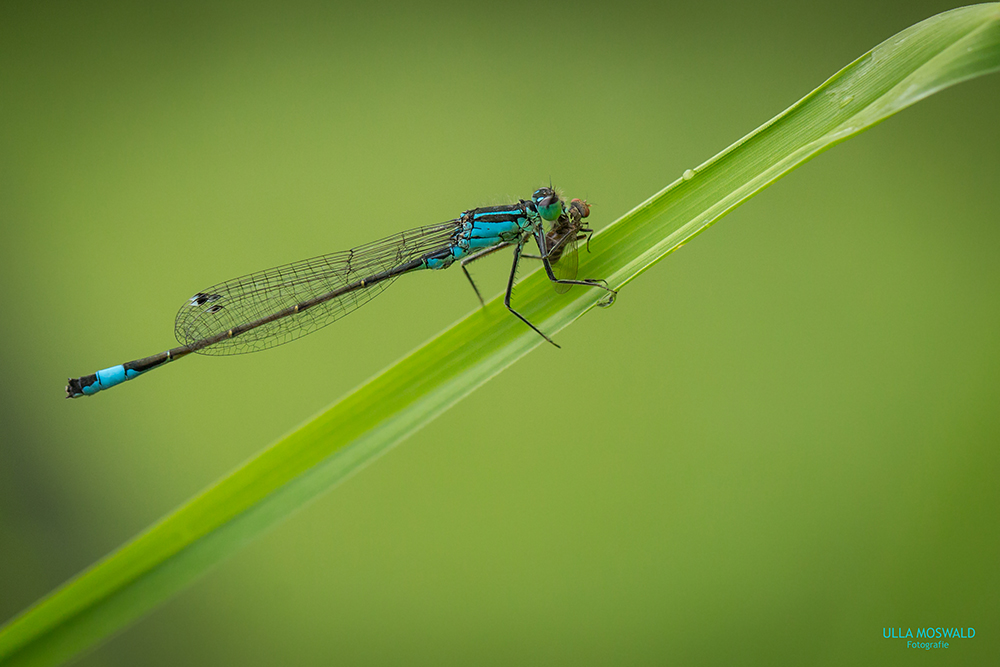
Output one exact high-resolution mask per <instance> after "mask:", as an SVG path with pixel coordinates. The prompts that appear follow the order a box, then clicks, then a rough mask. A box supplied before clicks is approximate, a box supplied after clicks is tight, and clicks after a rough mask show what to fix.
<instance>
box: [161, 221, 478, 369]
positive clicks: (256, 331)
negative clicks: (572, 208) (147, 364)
mask: <svg viewBox="0 0 1000 667" xmlns="http://www.w3.org/2000/svg"><path fill="white" fill-rule="evenodd" d="M458 225H459V223H458V221H457V220H451V221H449V222H446V223H441V224H439V225H431V226H428V227H418V228H416V229H411V230H409V231H406V232H402V233H399V234H394V235H392V236H387V237H386V238H384V239H381V240H378V241H373V242H372V243H368V244H365V245H362V246H358V247H356V248H352V249H351V250H345V251H342V252H335V253H331V254H329V255H322V256H320V257H313V258H312V259H306V260H302V261H300V262H295V263H293V264H286V265H284V266H278V267H275V268H273V269H267V270H266V271H258V272H257V273H251V274H249V275H246V276H242V277H240V278H234V279H232V280H227V281H226V282H224V283H219V284H218V285H213V286H212V287H209V288H207V289H206V290H204V291H202V292H199V293H198V294H195V295H194V296H193V297H191V299H190V300H189V301H188V302H187V303H186V304H185V305H184V306H182V307H181V309H180V310H179V311H178V312H177V319H176V320H175V322H174V334H175V335H176V336H177V340H178V341H180V342H181V343H182V344H184V345H192V344H195V343H197V342H199V341H203V340H205V339H207V338H211V337H213V336H217V335H219V334H223V333H225V332H227V331H229V330H230V329H233V328H235V327H239V326H241V325H245V324H248V323H252V322H257V321H258V320H262V319H266V318H268V317H269V316H272V315H274V314H275V313H279V312H281V311H283V310H285V309H287V308H294V306H296V305H298V304H302V303H303V302H307V301H309V300H310V299H316V298H318V297H322V296H323V295H327V294H330V293H332V292H336V291H337V290H340V289H344V288H349V287H350V286H354V285H358V284H359V282H360V281H361V280H363V279H368V278H372V277H374V276H377V275H378V274H380V273H383V272H385V271H389V270H391V269H394V268H396V267H399V266H402V265H404V264H406V263H407V262H410V261H412V260H414V259H417V258H419V257H421V256H423V255H425V254H427V253H429V252H432V251H434V250H438V249H441V248H443V247H446V246H447V245H449V244H450V243H451V242H452V239H453V237H454V235H455V233H456V231H457V229H458ZM395 278H396V276H392V277H391V278H388V279H385V280H380V281H377V282H374V283H373V284H371V285H367V286H365V287H357V288H356V289H350V290H349V291H346V292H345V293H344V294H341V295H339V296H335V297H333V298H331V299H329V300H324V301H322V302H321V303H316V304H315V305H311V306H310V307H308V308H305V309H303V310H302V311H301V312H296V313H293V314H289V315H287V316H286V317H280V318H278V319H274V320H272V321H269V322H266V323H262V324H260V325H259V326H255V327H253V328H251V329H249V330H247V331H244V332H243V333H240V334H239V335H236V336H234V337H232V338H223V339H222V340H220V341H218V342H215V343H212V344H211V345H209V346H207V347H204V348H202V349H200V350H198V352H199V353H201V354H209V355H228V354H244V353H247V352H257V351H258V350H266V349H268V348H271V347H276V346H278V345H282V344H284V343H287V342H289V341H292V340H295V339H296V338H301V337H302V336H305V335H306V334H310V333H312V332H313V331H316V330H317V329H321V328H323V327H325V326H327V325H328V324H331V323H333V322H335V321H337V320H338V319H340V318H341V317H344V316H345V315H347V314H348V313H350V312H352V311H354V310H357V309H358V308H360V307H361V306H363V305H364V304H366V303H368V302H369V301H371V300H372V299H374V298H375V297H376V296H377V295H379V294H381V293H382V292H383V291H384V290H385V288H386V287H388V286H389V284H390V283H391V282H392V281H393V280H395Z"/></svg>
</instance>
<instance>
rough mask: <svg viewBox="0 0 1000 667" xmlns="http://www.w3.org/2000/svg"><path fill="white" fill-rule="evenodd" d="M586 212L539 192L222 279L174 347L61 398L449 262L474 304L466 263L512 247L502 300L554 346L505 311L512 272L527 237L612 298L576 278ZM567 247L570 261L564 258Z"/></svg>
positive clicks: (556, 279) (236, 341)
mask: <svg viewBox="0 0 1000 667" xmlns="http://www.w3.org/2000/svg"><path fill="white" fill-rule="evenodd" d="M589 212H590V209H589V207H588V206H587V204H586V202H582V201H581V200H579V199H574V200H573V201H571V202H570V204H569V205H567V204H566V202H565V201H564V200H563V198H562V197H560V196H559V195H558V194H557V193H556V192H555V191H554V190H552V188H540V189H538V190H536V191H535V193H534V194H533V195H532V196H531V199H530V200H524V199H522V200H520V201H518V202H517V203H514V204H509V205H506V206H487V207H483V208H476V209H472V210H469V211H465V212H464V213H463V214H462V215H461V216H459V217H458V218H456V219H454V220H449V221H448V222H443V223H441V224H438V225H430V226H428V227H418V228H416V229H411V230H409V231H406V232H401V233H399V234H394V235H392V236H389V237H386V238H384V239H381V240H379V241H374V242H372V243H368V244H366V245H362V246H358V247H356V248H352V249H351V250H347V251H344V252H337V253H332V254H329V255H323V256H321V257H314V258H312V259H307V260H303V261H301V262H295V263H294V264H286V265H284V266H279V267H276V268H273V269H268V270H266V271H259V272H257V273H251V274H249V275H246V276H243V277H240V278H234V279H233V280H227V281H226V282H224V283H219V284H218V285H213V286H212V287H209V288H207V289H205V290H202V291H201V292H198V293H197V294H195V295H194V296H192V297H191V298H190V299H189V300H188V301H187V303H185V304H184V305H183V306H181V309H180V311H178V313H177V319H176V321H175V324H174V334H175V335H176V336H177V340H178V342H180V343H181V345H180V346H179V347H175V348H173V349H170V350H166V351H165V352H160V353H159V354H155V355H153V356H151V357H145V358H143V359H137V360H135V361H129V362H127V363H124V364H119V365H118V366H112V367H111V368H106V369H104V370H101V371H97V372H96V373H94V374H92V375H85V376H83V377H79V378H70V380H69V384H68V385H67V386H66V396H67V397H68V398H76V397H78V396H89V395H92V394H96V393H97V392H99V391H101V390H103V389H108V388H110V387H113V386H115V385H117V384H121V383H122V382H125V381H126V380H131V379H132V378H135V377H138V376H139V375H141V374H143V373H145V372H146V371H150V370H152V369H154V368H158V367H160V366H162V365H164V364H166V363H167V362H170V361H175V360H177V359H180V358H181V357H185V356H187V355H189V354H191V353H192V352H198V353H200V354H216V355H226V354H244V353H246V352H256V351H258V350H265V349H267V348H270V347H275V346H277V345H282V344H284V343H287V342H289V341H292V340H295V339H296V338H300V337H302V336H305V335H306V334H309V333H312V332H313V331H316V330H317V329H320V328H322V327H325V326H326V325H328V324H331V323H333V322H335V321H337V320H338V319H340V318H341V317H344V316H345V315H347V314H348V313H350V312H352V311H354V310H356V309H358V308H360V307H361V306H363V305H364V304H366V303H368V302H369V301H371V300H372V299H373V298H374V297H375V296H377V295H378V294H380V293H381V292H382V291H383V290H385V288H386V287H388V286H389V284H390V283H391V282H392V281H393V280H395V279H396V278H398V277H399V276H401V275H403V274H404V273H409V272H411V271H417V270H421V269H444V268H447V267H449V266H451V265H452V264H454V263H455V262H456V261H457V262H459V263H460V264H461V266H462V270H463V271H465V275H466V277H468V278H469V282H470V283H471V284H472V287H473V289H474V290H475V291H476V295H477V296H479V299H480V301H482V297H481V296H480V295H479V289H478V288H477V287H476V284H475V282H473V280H472V276H471V275H469V272H468V270H466V269H465V265H466V264H468V263H469V262H473V261H475V260H477V259H480V258H482V257H485V256H486V255H488V254H490V253H493V252H495V251H497V250H500V249H501V248H505V247H507V246H513V248H514V263H513V265H512V266H511V271H510V278H509V280H508V282H507V292H506V295H505V297H504V305H505V306H506V307H507V309H508V310H510V312H511V313H513V314H514V315H516V316H517V317H518V318H520V319H521V321H523V322H524V323H525V324H527V325H528V326H529V327H531V328H532V329H534V330H535V331H536V332H537V333H538V334H539V335H540V336H542V337H543V338H544V339H545V340H547V341H548V342H550V343H552V344H553V345H556V344H555V343H554V342H553V341H552V339H550V338H549V337H548V336H546V335H545V334H544V333H542V332H541V330H539V329H538V327H536V326H535V325H534V324H532V323H531V322H529V321H528V320H527V319H526V318H525V317H524V316H522V315H521V314H520V313H518V312H517V311H516V310H514V308H513V307H511V304H510V298H511V292H512V290H513V288H514V277H515V274H516V272H517V265H518V262H519V260H520V258H521V257H522V249H523V247H524V244H525V243H526V242H527V241H528V240H529V239H531V238H534V239H535V242H536V243H537V244H538V248H539V251H540V255H537V256H535V257H536V258H538V259H541V260H542V263H543V265H544V266H545V270H546V274H547V275H548V277H549V279H550V280H551V281H552V282H553V283H555V284H556V287H557V288H562V287H565V288H566V289H568V287H569V286H570V285H588V286H592V287H598V288H600V289H604V290H607V291H608V292H611V294H612V295H613V294H614V293H615V292H614V290H611V289H610V288H608V287H606V286H604V285H601V284H600V282H601V281H594V280H576V279H575V278H576V242H577V240H580V239H583V238H589V237H588V236H587V235H586V234H587V233H589V232H590V230H589V229H587V228H585V227H584V226H583V224H582V222H581V220H582V218H585V217H587V215H588V214H589ZM546 226H548V230H546ZM570 253H572V260H571V261H567V260H569V258H570ZM553 265H554V266H555V268H553ZM556 347H559V346H558V345H556Z"/></svg>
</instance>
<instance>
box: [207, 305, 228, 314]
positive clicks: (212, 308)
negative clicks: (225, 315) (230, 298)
mask: <svg viewBox="0 0 1000 667" xmlns="http://www.w3.org/2000/svg"><path fill="white" fill-rule="evenodd" d="M223 308H225V306H212V307H211V308H208V309H207V310H208V312H209V313H211V314H212V315H215V314H216V313H217V312H219V311H220V310H222V309H223Z"/></svg>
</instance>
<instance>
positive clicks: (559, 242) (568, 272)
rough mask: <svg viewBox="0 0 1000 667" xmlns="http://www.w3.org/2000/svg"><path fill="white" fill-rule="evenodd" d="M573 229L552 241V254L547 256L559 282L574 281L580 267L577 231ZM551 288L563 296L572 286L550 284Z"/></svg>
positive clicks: (576, 228) (575, 228)
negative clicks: (553, 243)
mask: <svg viewBox="0 0 1000 667" xmlns="http://www.w3.org/2000/svg"><path fill="white" fill-rule="evenodd" d="M578 229H579V228H578V227H573V228H572V229H570V230H568V233H565V234H563V235H562V236H561V237H559V238H558V239H553V240H554V242H555V245H554V246H553V252H552V253H550V254H549V262H550V263H551V264H552V273H554V274H555V276H556V278H558V279H559V280H576V272H577V269H578V268H579V267H580V254H579V253H578V252H577V247H576V242H577V230H578ZM552 287H553V288H554V289H555V291H556V293H558V294H565V293H566V292H568V291H569V290H570V288H571V287H572V285H562V284H560V283H552Z"/></svg>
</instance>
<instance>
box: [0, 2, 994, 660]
mask: <svg viewBox="0 0 1000 667" xmlns="http://www.w3.org/2000/svg"><path fill="white" fill-rule="evenodd" d="M998 69H1000V5H997V4H990V5H977V6H973V7H966V8H962V9H957V10H954V11H951V12H947V13H945V14H941V15H938V16H936V17H933V18H931V19H928V20H927V21H924V22H922V23H920V24H917V25H915V26H913V27H911V28H909V29H907V30H905V31H903V32H901V33H899V34H898V35H896V36H894V37H892V38H891V39H889V40H887V41H886V42H884V43H883V44H881V45H879V46H878V47H876V48H875V49H874V50H872V51H871V52H869V53H867V54H865V55H864V56H862V57H861V58H859V59H858V60H857V61H855V62H854V63H852V64H850V65H849V66H847V67H846V68H844V69H843V70H842V71H840V72H838V73H837V74H836V75H834V76H833V77H832V78H831V79H829V80H828V81H827V82H826V83H824V84H823V85H822V86H821V87H820V88H818V89H816V90H815V91H813V92H812V93H810V94H809V95H808V96H806V97H805V98H803V99H802V100H800V101H799V102H797V103H796V104H795V105H794V106H792V107H791V108H789V109H788V110H787V111H785V112H784V113H782V114H781V115H779V116H777V117H776V118H774V119H773V120H771V121H770V122H768V123H767V124H765V125H764V126H762V127H761V128H759V129H758V130H756V131H754V132H753V133H752V134H750V135H748V136H747V137H745V138H743V139H742V140H740V141H738V142H737V143H735V144H734V145H733V146H731V147H730V148H728V149H727V150H725V151H724V152H722V153H720V154H719V155H717V156H716V157H714V158H712V159H711V160H709V161H708V162H706V163H705V164H703V165H701V166H700V167H697V168H695V169H692V170H688V171H686V172H685V173H684V176H683V177H682V178H679V179H678V180H677V181H675V182H674V183H672V184H671V185H669V186H668V187H666V188H665V189H664V190H662V191H661V192H659V193H657V194H656V195H654V196H653V197H651V198H650V199H649V200H647V201H646V202H643V203H642V204H640V205H639V206H637V207H636V208H635V209H633V210H632V211H630V212H629V213H628V214H626V215H625V216H623V217H622V218H621V219H620V220H618V221H617V222H615V223H614V224H613V225H611V226H610V227H609V228H607V229H606V230H604V231H603V233H601V234H600V235H599V237H597V238H596V239H595V241H594V247H595V249H596V250H597V252H595V253H594V254H592V255H586V256H585V257H582V258H581V267H580V274H581V275H586V276H603V277H606V278H607V279H608V281H609V283H610V284H611V285H612V286H614V287H620V286H622V285H625V284H626V283H628V282H629V281H631V280H633V279H634V278H635V277H636V276H638V275H640V274H641V273H642V272H643V271H645V270H646V269H647V268H649V267H650V266H652V265H653V264H654V263H656V262H657V261H659V260H661V259H662V258H663V257H665V256H666V255H667V254H669V253H670V252H672V251H674V250H676V249H677V248H679V247H681V246H682V245H683V244H684V243H685V242H687V241H688V240H690V239H691V238H693V237H694V236H696V235H697V234H698V233H700V232H701V231H702V230H704V229H705V228H706V227H708V226H709V225H711V224H712V223H713V222H715V221H716V220H718V219H719V218H721V217H722V216H723V215H725V214H726V213H727V212H729V211H730V210H732V209H733V208H735V207H736V206H737V205H739V204H740V203H741V202H743V201H745V200H746V199H748V198H749V197H751V196H753V195H754V194H756V193H757V192H760V191H761V190H762V189H764V188H765V187H767V186H768V185H769V184H771V183H773V182H774V181H775V180H777V179H778V178H780V177H781V176H783V175H785V174H787V173H788V172H789V171H791V170H792V169H794V168H795V167H797V166H799V165H801V164H803V163H804V162H805V161H807V160H809V159H810V158H812V157H814V156H815V155H817V154H819V153H820V152H822V151H824V150H826V149H827V148H830V147H831V146H833V145H835V144H836V143H838V142H840V141H843V140H845V139H847V138H849V137H851V136H853V135H855V134H857V133H859V132H861V131H863V130H865V129H867V128H869V127H871V126H872V125H874V124H876V123H878V122H880V121H882V120H883V119H885V118H887V117H888V116H890V115H892V114H893V113H896V112H897V111H899V110H901V109H903V108H905V107H906V106H909V105H910V104H913V103H914V102H916V101H918V100H920V99H922V98H924V97H926V96H928V95H931V94H933V93H934V92H937V91H938V90H941V89H943V88H945V87H947V86H950V85H953V84H955V83H959V82H961V81H964V80H967V79H969V78H972V77H975V76H979V75H982V74H986V73H989V72H993V71H997V70H998ZM517 296H518V306H519V308H520V309H521V310H522V312H523V313H524V314H525V315H527V316H528V317H529V318H530V319H532V320H533V321H535V322H537V323H538V324H540V325H541V326H542V327H543V328H544V329H545V330H546V331H548V332H552V333H554V332H557V331H558V330H560V329H562V328H563V327H565V326H567V325H568V324H570V323H571V322H573V321H574V320H575V319H577V318H579V317H580V316H581V315H583V314H584V313H585V312H587V311H588V310H590V309H591V308H593V307H594V306H595V305H597V304H598V300H599V299H600V298H601V295H600V294H599V293H597V291H596V290H583V289H574V290H572V291H571V292H570V293H568V294H567V295H557V294H555V293H554V292H553V290H552V289H551V288H550V286H549V285H548V283H547V280H546V279H545V278H544V276H542V275H540V274H539V273H537V272H536V273H535V274H532V275H530V276H527V277H526V278H525V279H524V280H523V281H522V282H521V283H520V287H519V290H518V295H517ZM626 298H627V295H626ZM540 344H542V343H541V339H540V338H539V337H538V336H537V335H536V334H534V333H533V332H531V331H529V330H528V329H527V328H526V327H525V326H524V325H523V324H521V323H520V322H518V321H517V320H516V319H515V318H513V317H511V316H509V315H508V314H507V313H506V311H505V310H504V309H503V306H502V304H501V303H500V302H499V301H498V300H494V301H493V302H491V303H490V304H489V305H488V308H487V309H486V312H485V313H483V312H479V311H477V312H474V313H472V314H471V315H469V316H468V317H466V318H465V319H463V320H461V321H460V322H458V323H456V324H455V325H454V326H452V327H450V328H449V329H447V330H445V331H444V332H442V333H441V334H440V335H438V336H437V337H435V338H434V339H432V340H430V341H429V342H428V343H426V344H425V345H423V346H422V347H420V348H419V349H417V350H416V351H414V352H413V353H412V354H410V355H409V356H407V357H406V358H404V359H402V360H401V361H400V362H398V363H397V364H395V365H394V366H392V367H391V368H389V369H387V370H386V371H384V372H383V373H381V374H379V375H378V376H376V377H375V378H373V379H372V380H370V381H369V382H367V383H366V384H364V385H363V386H361V387H359V388H358V389H357V390H355V391H354V392H352V393H351V394H349V395H348V396H346V397H345V398H343V399H342V400H341V401H339V402H338V403H336V404H334V405H333V406H332V407H330V408H329V409H328V410H326V411H325V412H323V413H322V414H320V415H318V416H317V417H316V418H314V419H312V420H311V421H309V422H308V423H307V424H305V425H303V426H302V427H300V428H298V429H296V430H295V431H293V432H292V433H290V434H289V435H287V436H286V437H284V438H282V439H281V440H280V441H278V442H277V443H275V444H274V445H273V446H271V447H270V448H268V449H267V450H265V451H264V452H262V453H261V454H260V455H259V456H257V457H255V458H254V459H252V460H250V461H249V462H247V463H246V464H245V465H243V466H242V467H240V468H239V469H238V470H236V471H235V472H233V473H232V474H230V475H229V476H227V477H225V478H224V479H222V480H220V481H219V482H218V483H216V484H215V485H213V486H212V487H210V488H209V489H207V490H206V491H204V492H203V493H202V494H201V495H199V496H197V497H196V498H194V499H193V500H191V501H190V502H188V503H187V504H185V505H184V506H183V507H181V508H180V509H178V510H177V511H176V512H174V513H173V514H171V515H169V516H167V517H166V518H164V519H163V520H162V521H160V522H159V523H157V524H156V525H154V526H152V527H151V528H150V529H149V530H147V531H146V532H145V533H143V534H142V535H140V536H138V537H137V538H135V539H134V540H133V541H131V542H130V543H128V544H126V545H125V546H124V547H122V548H121V549H119V550H118V551H116V552H114V553H112V554H111V555H109V556H108V557H107V558H105V559H104V560H102V561H101V562H99V563H97V564H95V565H94V566H92V567H91V568H90V569H88V570H87V571H85V572H83V573H82V574H81V575H79V576H78V577H76V578H75V579H73V580H71V581H70V582H68V583H67V584H65V585H64V586H63V587H62V588H60V589H58V590H57V591H55V592H54V593H52V594H51V595H50V596H48V597H47V598H45V599H43V600H41V601H40V602H39V603H37V604H36V605H35V606H33V607H32V608H30V609H28V610H27V611H26V612H24V613H23V614H22V615H20V616H19V617H17V618H15V619H14V620H12V621H11V622H10V623H8V624H7V625H6V626H5V627H4V628H3V629H0V664H4V665H7V664H10V665H13V664H37V665H47V664H56V663H59V662H61V661H64V660H66V659H68V658H70V657H72V656H74V655H76V654H78V653H80V652H81V651H83V650H85V649H87V648H89V647H92V646H94V645H95V644H97V643H99V642H100V641H102V640H103V639H105V638H107V637H108V636H110V635H111V634H113V633H114V632H116V631H118V630H120V629H121V628H123V627H125V626H126V625H127V624H128V623H129V622H131V621H133V620H134V619H136V618H138V617H139V616H141V615H142V614H143V613H145V612H147V611H148V610H150V609H151V608H153V607H155V606H156V605H157V604H159V603H160V602H162V601H163V600H165V599H166V598H168V597H169V596H170V595H172V594H173V593H175V592H176V591H178V590H179V589H180V588H182V587H183V586H185V585H186V584H187V583H188V582H190V581H192V580H193V579H194V578H196V577H197V576H199V575H200V574H202V573H203V572H204V571H205V570H206V569H207V568H208V567H210V566H211V565H213V564H215V563H217V562H218V561H219V560H221V559H222V558H224V557H225V556H227V555H229V554H231V553H233V552H234V551H235V550H237V549H239V548H240V547H241V546H242V545H243V544H244V543H246V542H247V541H248V540H250V539H252V538H254V537H255V536H256V535H258V534H260V533H261V532H262V531H264V530H266V529H267V528H268V527H269V526H272V525H274V524H275V523H276V522H278V521H280V520H282V519H284V518H285V517H287V516H288V515H289V514H290V513H292V512H294V511H295V510H296V509H298V508H300V507H302V506H303V505H304V504H305V503H307V502H308V501H309V500H311V499H313V498H315V497H316V496H317V495H318V494H319V493H321V492H323V491H325V490H327V489H329V488H331V487H332V486H333V485H334V484H336V483H337V482H339V481H340V480H343V479H345V478H346V477H348V476H349V475H351V474H353V473H354V472H357V471H358V470H359V469H361V468H362V467H363V466H364V465H366V464H368V463H370V462H371V461H372V460H374V459H375V458H376V457H377V456H379V455H380V454H382V453H383V452H385V451H387V450H388V449H389V448H390V447H392V446H393V445H395V444H396V443H398V442H400V441H401V440H403V439H404V438H406V437H407V436H408V435H410V434H412V433H413V432H415V431H416V430H417V429H419V428H421V427H422V426H424V425H425V424H427V423H428V422H430V421H431V420H432V419H434V418H435V417H436V416H437V415H439V414H441V413H442V412H443V411H445V410H447V409H448V408H449V407H451V406H452V405H454V404H455V403H456V402H457V401H459V400H461V399H462V398H463V397H464V396H466V395H468V394H469V393H470V392H472V391H473V390H474V389H475V388H476V387H478V386H480V385H481V384H483V383H484V382H486V381H487V380H489V379H490V378H491V377H493V376H494V375H496V374H497V373H499V372H500V371H502V370H503V369H504V368H506V367H507V366H509V365H510V364H512V363H514V362H515V361H517V360H518V359H520V358H521V357H523V356H524V355H525V354H527V353H528V352H530V351H531V350H532V349H533V348H535V347H537V346H538V345H540Z"/></svg>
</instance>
